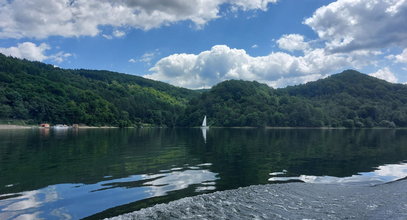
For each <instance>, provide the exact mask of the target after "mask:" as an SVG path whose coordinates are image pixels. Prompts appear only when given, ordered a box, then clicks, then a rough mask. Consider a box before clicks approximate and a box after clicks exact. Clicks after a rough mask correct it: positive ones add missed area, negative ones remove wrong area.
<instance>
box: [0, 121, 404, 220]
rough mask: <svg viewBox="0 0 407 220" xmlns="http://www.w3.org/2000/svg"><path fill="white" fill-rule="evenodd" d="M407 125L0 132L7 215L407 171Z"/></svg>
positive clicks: (121, 206) (43, 214) (107, 208)
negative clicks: (389, 126) (255, 186)
mask: <svg viewBox="0 0 407 220" xmlns="http://www.w3.org/2000/svg"><path fill="white" fill-rule="evenodd" d="M405 143H407V130H391V129H372V130H369V129H362V130H320V129H281V130H278V129H212V128H211V129H209V130H203V131H202V130H201V129H89V130H44V129H32V130H9V131H0V219H14V218H24V217H31V218H44V219H78V218H84V217H89V218H103V217H108V216H113V215H118V214H121V213H126V212H130V211H134V210H138V209H140V208H144V207H149V206H152V205H154V204H157V203H164V202H169V201H172V200H175V199H179V198H184V197H189V196H193V195H197V194H202V193H208V192H214V191H220V190H226V189H234V188H238V187H242V186H249V185H257V184H267V183H284V182H288V181H303V182H314V183H319V182H324V183H327V182H328V183H341V184H380V183H383V182H388V181H393V180H396V179H400V178H403V177H405V176H407V165H406V162H407V145H406V144H405Z"/></svg>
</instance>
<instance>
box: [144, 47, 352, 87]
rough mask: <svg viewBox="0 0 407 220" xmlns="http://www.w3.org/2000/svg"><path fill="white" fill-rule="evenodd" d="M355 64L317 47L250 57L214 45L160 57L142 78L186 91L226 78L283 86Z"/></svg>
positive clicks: (242, 51) (306, 80)
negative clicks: (298, 51)
mask: <svg viewBox="0 0 407 220" xmlns="http://www.w3.org/2000/svg"><path fill="white" fill-rule="evenodd" d="M358 64H359V61H355V60H354V59H352V57H350V56H348V55H346V54H327V53H326V52H325V50H324V49H320V48H318V49H313V50H309V51H306V52H305V53H304V55H303V56H292V55H290V54H287V53H282V52H276V53H271V54H269V55H267V56H259V57H252V56H250V55H249V54H247V53H246V51H245V50H242V49H233V48H229V47H228V46H225V45H216V46H214V47H212V48H211V50H208V51H203V52H201V53H199V54H173V55H170V56H168V57H164V58H162V59H161V60H159V61H158V62H157V63H156V64H155V66H153V67H152V68H151V69H150V71H151V72H152V73H151V74H147V75H145V77H147V78H151V79H155V80H161V81H165V82H168V83H171V84H173V85H177V86H182V87H188V88H202V87H207V86H212V85H214V84H216V83H218V82H221V81H223V80H227V79H243V80H256V81H260V82H265V83H267V84H269V85H270V86H273V87H283V86H286V85H292V84H298V83H305V82H308V81H312V80H316V79H319V78H322V77H324V76H325V75H326V74H328V73H333V72H335V71H340V70H343V69H344V68H346V67H353V66H356V65H358Z"/></svg>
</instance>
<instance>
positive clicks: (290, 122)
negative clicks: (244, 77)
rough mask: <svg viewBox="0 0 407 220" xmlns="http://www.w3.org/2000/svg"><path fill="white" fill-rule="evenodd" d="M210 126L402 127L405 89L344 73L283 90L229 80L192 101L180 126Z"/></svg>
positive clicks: (405, 111) (406, 113) (405, 118)
mask: <svg viewBox="0 0 407 220" xmlns="http://www.w3.org/2000/svg"><path fill="white" fill-rule="evenodd" d="M202 115H208V118H209V123H210V124H211V125H213V126H277V127H279V126H292V127H321V126H329V127H395V126H399V127H406V126H407V86H405V85H401V84H392V83H388V82H386V81H384V80H380V79H377V78H374V77H371V76H368V75H365V74H362V73H359V72H357V71H353V70H347V71H344V72H342V73H340V74H335V75H332V76H330V77H328V78H326V79H321V80H318V81H315V82H310V83H307V84H304V85H298V86H291V87H287V88H283V89H272V88H269V87H268V86H267V85H265V84H260V83H257V82H247V81H237V80H230V81H225V82H222V83H220V84H218V85H216V86H214V87H213V88H212V89H211V90H210V91H209V92H207V93H204V94H202V96H201V97H199V98H197V99H194V100H192V101H191V104H190V105H189V106H188V108H187V109H186V114H185V117H184V119H183V120H181V122H182V123H184V125H185V126H192V125H197V124H199V120H201V118H202Z"/></svg>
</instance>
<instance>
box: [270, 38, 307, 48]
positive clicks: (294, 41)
mask: <svg viewBox="0 0 407 220" xmlns="http://www.w3.org/2000/svg"><path fill="white" fill-rule="evenodd" d="M277 44H278V47H279V48H281V49H283V50H288V51H295V50H301V51H304V50H306V49H308V43H306V42H304V36H302V35H300V34H288V35H283V36H282V37H281V38H280V39H278V40H277Z"/></svg>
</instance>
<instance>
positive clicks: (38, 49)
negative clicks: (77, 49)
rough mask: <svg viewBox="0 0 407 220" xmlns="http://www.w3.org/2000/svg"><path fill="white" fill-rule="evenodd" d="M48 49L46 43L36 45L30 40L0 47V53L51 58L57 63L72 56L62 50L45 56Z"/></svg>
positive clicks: (32, 57) (38, 59)
mask: <svg viewBox="0 0 407 220" xmlns="http://www.w3.org/2000/svg"><path fill="white" fill-rule="evenodd" d="M49 49H51V47H50V46H49V45H48V44H46V43H42V44H40V45H38V46H37V45H36V44H34V43H32V42H24V43H19V44H17V46H15V47H8V48H0V53H3V54H4V55H7V56H12V57H16V58H21V59H27V60H33V61H44V60H48V59H51V60H54V61H56V62H59V63H60V62H62V61H63V60H64V59H66V58H67V57H70V56H72V54H70V53H63V52H58V53H56V54H53V55H49V56H47V55H46V54H45V52H46V51H47V50H49Z"/></svg>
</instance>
